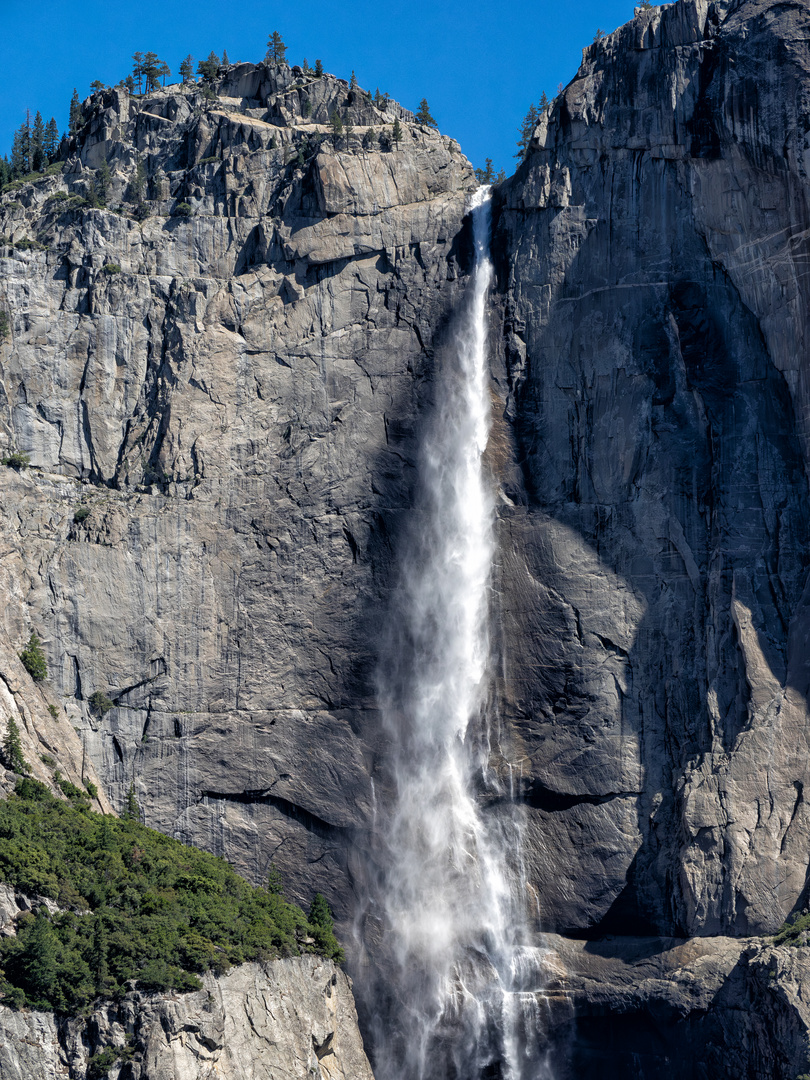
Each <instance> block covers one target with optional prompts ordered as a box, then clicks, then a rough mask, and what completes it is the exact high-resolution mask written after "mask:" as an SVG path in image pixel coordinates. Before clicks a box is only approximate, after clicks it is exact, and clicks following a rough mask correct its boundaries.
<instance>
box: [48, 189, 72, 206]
mask: <svg viewBox="0 0 810 1080" xmlns="http://www.w3.org/2000/svg"><path fill="white" fill-rule="evenodd" d="M69 198H70V196H69V195H68V193H67V192H66V191H55V192H54V193H53V195H49V196H48V198H47V199H46V200H45V202H46V204H47V203H54V202H66V201H67V200H68V199H69Z"/></svg>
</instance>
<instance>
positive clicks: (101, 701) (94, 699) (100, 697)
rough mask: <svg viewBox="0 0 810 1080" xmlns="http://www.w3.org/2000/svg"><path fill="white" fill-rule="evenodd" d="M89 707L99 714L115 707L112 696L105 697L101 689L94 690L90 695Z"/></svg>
mask: <svg viewBox="0 0 810 1080" xmlns="http://www.w3.org/2000/svg"><path fill="white" fill-rule="evenodd" d="M89 701H90V708H91V709H92V710H93V712H95V713H98V715H99V716H103V715H104V713H107V712H109V711H110V709H114V708H115V702H114V701H113V700H112V698H109V697H107V695H106V694H105V693H103V692H102V691H101V690H94V691H93V693H92V694H91V695H90V698H89Z"/></svg>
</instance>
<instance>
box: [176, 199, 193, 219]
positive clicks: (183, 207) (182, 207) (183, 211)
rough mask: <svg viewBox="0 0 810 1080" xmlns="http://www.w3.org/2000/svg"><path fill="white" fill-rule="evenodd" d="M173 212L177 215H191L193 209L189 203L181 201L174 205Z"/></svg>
mask: <svg viewBox="0 0 810 1080" xmlns="http://www.w3.org/2000/svg"><path fill="white" fill-rule="evenodd" d="M174 212H175V214H176V215H177V216H178V217H191V215H192V214H193V213H194V210H193V208H192V206H191V204H190V203H187V202H181V203H178V204H177V206H175V208H174Z"/></svg>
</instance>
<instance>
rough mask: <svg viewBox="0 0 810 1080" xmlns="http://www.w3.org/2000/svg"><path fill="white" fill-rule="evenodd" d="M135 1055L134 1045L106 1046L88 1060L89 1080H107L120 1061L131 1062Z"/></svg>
mask: <svg viewBox="0 0 810 1080" xmlns="http://www.w3.org/2000/svg"><path fill="white" fill-rule="evenodd" d="M134 1054H135V1047H134V1046H133V1045H132V1043H127V1045H126V1046H105V1047H104V1049H103V1050H100V1051H99V1052H98V1053H97V1054H93V1056H92V1057H90V1058H88V1060H87V1074H86V1076H87V1080H106V1077H108V1076H109V1074H110V1069H111V1068H112V1067H113V1065H117V1064H118V1062H119V1061H131V1060H132V1058H133V1057H134Z"/></svg>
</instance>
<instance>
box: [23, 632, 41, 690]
mask: <svg viewBox="0 0 810 1080" xmlns="http://www.w3.org/2000/svg"><path fill="white" fill-rule="evenodd" d="M20 659H21V660H22V662H23V667H24V668H25V670H26V671H27V672H28V674H29V675H30V676H31V678H32V679H34V680H35V681H36V682H42V680H43V679H45V678H47V677H48V664H47V662H46V660H45V653H44V652H43V651H42V642H41V641H40V640H39V638H38V637H37V635H36V634H35V633H34V632H33V631H32V632H31V637H30V638H29V639H28V644H27V645H26V646H25V648H24V649H23V651H22V652H21V653H20Z"/></svg>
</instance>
